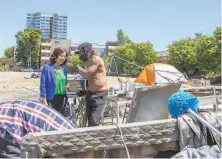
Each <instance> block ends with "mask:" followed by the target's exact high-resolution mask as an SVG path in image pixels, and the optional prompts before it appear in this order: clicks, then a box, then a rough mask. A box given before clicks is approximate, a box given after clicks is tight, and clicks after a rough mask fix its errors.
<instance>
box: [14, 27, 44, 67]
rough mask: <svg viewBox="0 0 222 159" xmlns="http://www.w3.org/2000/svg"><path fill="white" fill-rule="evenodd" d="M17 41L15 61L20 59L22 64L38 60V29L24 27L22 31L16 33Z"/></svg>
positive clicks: (39, 33) (39, 31)
mask: <svg viewBox="0 0 222 159" xmlns="http://www.w3.org/2000/svg"><path fill="white" fill-rule="evenodd" d="M15 38H16V43H17V51H18V54H17V61H20V60H22V61H23V63H24V65H25V66H27V63H28V62H30V61H31V63H32V62H38V60H39V53H40V38H41V30H40V29H31V28H26V29H24V31H19V32H18V33H17V34H16V35H15Z"/></svg>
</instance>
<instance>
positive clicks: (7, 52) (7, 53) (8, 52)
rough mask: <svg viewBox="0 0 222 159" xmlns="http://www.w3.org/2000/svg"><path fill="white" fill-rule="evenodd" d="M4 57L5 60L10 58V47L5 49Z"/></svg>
mask: <svg viewBox="0 0 222 159" xmlns="http://www.w3.org/2000/svg"><path fill="white" fill-rule="evenodd" d="M4 55H5V57H7V58H10V57H11V48H10V47H8V48H7V49H5V51H4Z"/></svg>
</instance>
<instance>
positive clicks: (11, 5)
mask: <svg viewBox="0 0 222 159" xmlns="http://www.w3.org/2000/svg"><path fill="white" fill-rule="evenodd" d="M27 12H47V13H59V14H63V15H67V16H68V22H67V25H68V26H67V38H68V39H71V40H72V42H73V43H81V42H85V41H87V42H92V43H98V44H100V45H104V44H105V43H106V42H107V41H116V40H117V38H116V33H117V30H118V29H122V30H123V31H124V33H125V34H126V35H128V36H129V38H130V39H131V40H132V41H134V42H146V41H150V42H151V43H152V44H153V47H154V49H155V51H163V50H166V49H167V46H168V45H169V44H170V43H172V41H175V40H179V39H181V38H186V37H193V36H194V34H195V33H197V32H198V33H203V34H206V35H211V34H212V33H213V31H214V30H215V28H216V27H219V26H221V1H220V0H137V1H136V0H110V1H108V0H1V5H0V19H1V25H0V56H2V55H3V52H4V50H5V49H6V48H7V47H10V46H14V45H16V40H15V34H16V33H17V32H18V31H22V30H23V29H24V28H25V24H26V13H27Z"/></svg>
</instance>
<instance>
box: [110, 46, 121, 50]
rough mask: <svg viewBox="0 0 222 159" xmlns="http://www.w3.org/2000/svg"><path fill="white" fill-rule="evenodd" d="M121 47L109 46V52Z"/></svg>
mask: <svg viewBox="0 0 222 159" xmlns="http://www.w3.org/2000/svg"><path fill="white" fill-rule="evenodd" d="M118 47H119V46H109V47H108V50H115V49H116V48H118Z"/></svg>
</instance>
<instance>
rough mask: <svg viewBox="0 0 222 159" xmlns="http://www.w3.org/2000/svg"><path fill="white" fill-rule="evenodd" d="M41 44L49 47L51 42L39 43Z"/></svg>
mask: <svg viewBox="0 0 222 159" xmlns="http://www.w3.org/2000/svg"><path fill="white" fill-rule="evenodd" d="M41 46H45V47H51V43H41Z"/></svg>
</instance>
